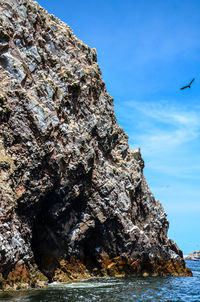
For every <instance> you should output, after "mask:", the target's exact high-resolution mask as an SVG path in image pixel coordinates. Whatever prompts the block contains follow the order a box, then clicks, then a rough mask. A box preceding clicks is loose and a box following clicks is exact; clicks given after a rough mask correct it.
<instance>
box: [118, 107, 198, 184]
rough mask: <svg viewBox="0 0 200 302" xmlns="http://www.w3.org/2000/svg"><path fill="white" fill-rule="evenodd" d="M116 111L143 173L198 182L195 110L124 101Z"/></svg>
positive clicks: (196, 118)
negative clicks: (141, 160)
mask: <svg viewBox="0 0 200 302" xmlns="http://www.w3.org/2000/svg"><path fill="white" fill-rule="evenodd" d="M117 111H118V118H119V123H120V121H121V122H122V126H123V127H124V128H125V129H127V131H128V134H129V141H130V147H131V148H132V149H135V148H137V147H139V146H140V147H141V150H142V154H143V156H144V159H145V163H146V167H147V169H150V170H151V171H158V172H159V173H162V174H168V175H170V174H171V175H173V177H178V178H187V177H194V176H195V177H198V178H199V175H200V173H199V169H200V164H199V163H200V155H199V147H200V142H199V136H200V108H199V107H193V108H191V107H189V106H186V105H183V104H179V103H176V102H172V101H170V102H169V101H155V102H136V101H127V102H125V103H124V104H123V105H120V108H118V110H117ZM130 129H131V130H130Z"/></svg>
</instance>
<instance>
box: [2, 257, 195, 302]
mask: <svg viewBox="0 0 200 302" xmlns="http://www.w3.org/2000/svg"><path fill="white" fill-rule="evenodd" d="M186 263H187V266H188V267H189V268H190V269H191V270H192V272H193V275H194V277H162V278H161V277H143V278H110V277H109V278H95V279H87V280H82V281H81V282H76V283H70V284H51V285H50V286H49V287H48V288H47V289H43V290H31V291H21V292H17V293H16V292H15V293H14V292H7V293H1V294H0V302H3V301H10V302H11V301H12V302H64V301H69V302H93V301H95V302H111V301H118V302H121V301H124V302H132V301H145V302H146V301H167V302H169V301H173V302H175V301H177V302H179V301H187V302H190V301H192V302H200V261H186Z"/></svg>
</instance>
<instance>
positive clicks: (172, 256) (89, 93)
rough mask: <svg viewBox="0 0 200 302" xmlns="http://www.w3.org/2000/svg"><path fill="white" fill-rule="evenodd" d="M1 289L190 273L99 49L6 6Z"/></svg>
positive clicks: (1, 37) (16, 3)
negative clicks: (120, 120) (108, 84)
mask: <svg viewBox="0 0 200 302" xmlns="http://www.w3.org/2000/svg"><path fill="white" fill-rule="evenodd" d="M0 124H1V125H0V287H1V288H2V289H8V288H10V287H14V288H25V287H35V286H43V285H45V284H46V283H47V282H48V281H52V280H57V281H59V280H61V281H67V280H72V279H73V280H74V279H79V278H81V277H86V276H97V275H98V276H105V275H115V276H116V275H119V276H124V275H129V274H135V275H144V276H146V275H149V274H150V275H191V272H190V271H189V270H188V269H187V268H185V263H184V261H183V258H182V252H181V251H180V250H179V249H178V247H177V245H176V244H175V243H174V242H173V241H172V240H170V239H168V238H167V231H168V221H167V220H166V214H165V212H164V210H163V208H162V205H161V204H160V202H159V201H157V200H155V199H154V197H153V195H152V193H151V191H150V190H149V188H148V186H147V184H146V181H145V178H144V176H143V167H144V163H143V160H142V157H141V154H140V151H139V150H136V151H131V150H130V149H129V146H128V137H127V135H126V134H125V133H124V131H123V130H122V129H121V128H120V127H119V126H118V124H117V122H116V118H115V114H114V110H113V99H112V98H111V97H110V96H109V94H108V93H107V91H106V88H105V84H104V81H103V80H102V78H101V71H100V68H99V66H98V64H97V54H96V51H95V49H91V48H89V47H88V46H87V45H85V44H84V43H83V42H82V41H80V40H79V39H78V38H77V37H75V36H74V35H73V32H72V30H71V29H70V28H69V27H68V26H67V25H66V24H64V23H63V22H61V21H60V20H58V19H57V18H55V17H54V16H52V15H49V14H48V13H47V12H46V11H45V10H44V9H43V8H41V7H40V6H39V5H38V4H37V3H36V2H32V1H30V0H0Z"/></svg>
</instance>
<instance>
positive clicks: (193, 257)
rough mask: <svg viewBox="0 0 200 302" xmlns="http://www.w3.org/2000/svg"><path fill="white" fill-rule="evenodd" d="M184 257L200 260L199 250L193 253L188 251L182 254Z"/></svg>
mask: <svg viewBox="0 0 200 302" xmlns="http://www.w3.org/2000/svg"><path fill="white" fill-rule="evenodd" d="M184 259H185V260H195V261H200V250H198V251H194V252H193V253H190V254H188V255H184Z"/></svg>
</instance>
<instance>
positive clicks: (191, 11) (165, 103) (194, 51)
mask: <svg viewBox="0 0 200 302" xmlns="http://www.w3.org/2000/svg"><path fill="white" fill-rule="evenodd" d="M38 2H39V4H40V5H42V6H43V7H44V8H46V9H47V10H48V11H49V12H50V13H52V14H54V15H55V16H56V17H58V18H60V19H61V20H62V21H64V22H66V23H67V24H68V25H69V26H71V28H72V29H73V31H74V34H75V35H76V36H77V37H78V38H79V39H81V40H82V41H84V42H85V43H86V44H88V45H89V46H91V47H94V48H96V49H97V53H98V62H99V65H100V67H101V70H102V76H103V79H104V80H105V83H106V87H107V90H108V92H109V93H110V94H111V96H112V97H114V104H115V112H116V116H117V119H118V123H119V124H120V125H121V126H122V127H123V128H124V130H125V131H126V132H127V134H128V135H129V143H130V146H131V148H132V149H136V148H137V147H139V146H140V147H141V151H142V154H143V157H144V160H145V169H144V174H145V176H146V179H147V182H148V184H149V186H150V189H151V190H152V192H153V194H154V195H155V197H156V198H157V199H159V200H160V201H161V202H162V204H163V206H164V209H165V210H166V212H167V214H168V219H169V221H170V229H169V237H171V238H172V239H174V240H175V241H176V242H177V243H178V245H179V247H180V248H181V249H182V250H183V252H184V253H185V254H186V253H189V252H192V251H194V250H196V249H200V235H199V234H200V186H199V184H200V152H199V150H200V55H199V53H200V39H199V34H200V1H199V0H190V1H188V0H187V1H185V0H182V1H180V0H173V1H172V0H165V1H160V0H140V1H135V0H124V1H121V0H101V1H97V0H84V1H83V0H76V1H74V0H60V1H55V0H39V1H38ZM193 77H194V78H195V81H194V83H193V85H192V87H191V89H185V90H182V91H181V90H180V87H182V86H184V85H185V84H187V83H189V82H190V81H191V80H192V78H193Z"/></svg>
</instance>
